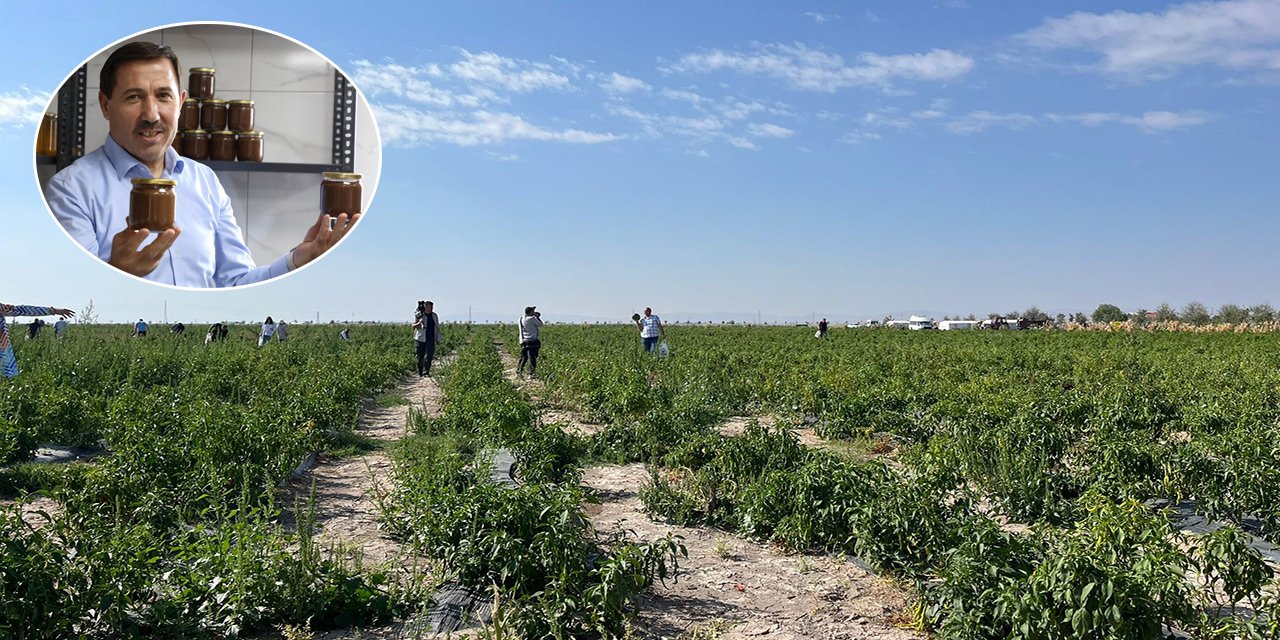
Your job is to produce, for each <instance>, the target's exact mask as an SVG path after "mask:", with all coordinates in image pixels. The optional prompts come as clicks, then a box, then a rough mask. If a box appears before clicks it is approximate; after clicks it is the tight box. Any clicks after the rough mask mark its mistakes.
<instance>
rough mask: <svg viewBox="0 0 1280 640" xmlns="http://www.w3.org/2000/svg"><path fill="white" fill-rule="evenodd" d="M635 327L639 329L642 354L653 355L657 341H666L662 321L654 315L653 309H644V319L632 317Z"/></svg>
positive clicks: (665, 330) (665, 332) (665, 331)
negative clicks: (642, 344)
mask: <svg viewBox="0 0 1280 640" xmlns="http://www.w3.org/2000/svg"><path fill="white" fill-rule="evenodd" d="M631 319H632V320H634V321H635V323H636V327H637V328H638V329H640V340H641V342H643V343H644V352H645V353H653V352H654V351H656V350H657V348H658V340H659V339H664V340H665V339H666V337H667V328H666V327H665V326H663V324H662V319H661V318H659V317H658V316H656V315H654V313H653V309H650V308H649V307H645V308H644V317H640V316H638V315H637V316H632V317H631Z"/></svg>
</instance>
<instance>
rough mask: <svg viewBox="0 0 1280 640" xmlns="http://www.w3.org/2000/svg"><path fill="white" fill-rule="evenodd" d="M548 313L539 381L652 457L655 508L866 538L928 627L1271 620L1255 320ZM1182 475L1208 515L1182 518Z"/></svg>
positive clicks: (1182, 625) (1271, 423)
mask: <svg viewBox="0 0 1280 640" xmlns="http://www.w3.org/2000/svg"><path fill="white" fill-rule="evenodd" d="M544 333H545V335H544V339H543V344H544V347H543V351H542V355H543V357H542V362H540V365H539V372H540V373H541V374H542V375H543V376H544V378H545V380H546V385H547V390H548V393H550V394H551V395H552V396H553V397H555V398H556V399H557V400H558V401H559V402H561V403H564V404H568V405H571V406H576V407H577V408H579V409H580V410H581V411H583V412H586V413H588V414H591V415H594V416H595V417H596V418H597V419H599V420H601V421H602V422H605V423H606V424H607V425H608V426H606V427H605V428H604V429H603V430H602V431H600V432H599V433H597V434H594V435H593V436H591V437H590V438H589V439H587V440H585V441H583V442H582V446H581V451H582V453H583V455H584V456H587V457H589V458H594V459H596V460H599V461H611V462H624V461H643V462H646V463H648V464H649V466H650V469H651V472H652V480H651V482H650V484H649V485H648V486H647V487H646V488H645V489H644V491H643V494H642V498H643V499H644V502H645V505H646V508H647V509H648V510H649V511H650V512H651V513H652V514H654V515H655V516H657V517H662V518H666V519H669V520H672V521H674V522H677V523H681V524H691V525H693V524H696V525H704V526H711V527H717V528H720V529H723V530H727V531H733V532H737V533H741V534H743V535H746V536H750V537H753V538H757V539H764V540H771V541H773V542H775V543H777V544H779V545H781V546H782V547H784V548H786V549H790V550H792V551H795V552H819V553H842V554H849V555H852V556H856V557H858V558H861V559H862V560H864V561H866V562H868V563H870V564H872V565H874V566H875V567H877V568H878V569H879V570H881V571H884V572H886V573H888V574H891V575H894V576H897V577H899V578H901V579H903V580H904V581H906V582H908V583H910V584H912V585H914V588H915V589H916V591H917V593H918V595H919V597H918V599H917V604H916V605H915V609H914V613H915V616H916V619H917V621H918V623H919V624H920V625H921V626H922V627H925V628H929V629H932V630H935V631H937V632H938V633H939V634H940V635H942V636H943V637H949V638H1003V637H1023V638H1074V637H1091V638H1135V637H1138V638H1142V637H1147V638H1157V637H1161V634H1162V633H1166V632H1170V631H1178V632H1182V633H1187V634H1191V635H1194V636H1196V637H1210V638H1215V637H1223V638H1226V637H1231V638H1275V637H1280V596H1277V593H1276V590H1277V583H1276V578H1275V573H1274V570H1273V568H1272V567H1271V566H1269V565H1268V564H1266V563H1265V562H1264V560H1263V557H1262V556H1261V555H1260V553H1259V551H1258V549H1259V548H1265V543H1263V542H1259V538H1256V537H1255V535H1256V536H1258V537H1260V538H1261V539H1263V540H1269V541H1270V542H1272V543H1276V542H1280V341H1278V340H1276V339H1275V336H1274V335H1265V334H1257V335H1253V334H1217V335H1201V334H1106V333H1058V332H1024V333H1014V332H1007V333H958V334H956V333H950V334H948V333H927V332H920V333H915V332H891V331H843V332H835V333H833V334H831V335H830V336H829V337H828V338H827V339H825V340H815V339H814V338H813V336H812V334H811V333H809V332H807V331H803V330H799V329H792V328H741V327H727V328H684V327H677V328H672V329H670V330H669V336H668V338H669V342H670V343H671V346H672V355H671V357H669V358H656V357H649V356H646V355H645V354H642V353H641V352H640V349H639V346H638V344H637V343H638V340H637V338H636V336H635V332H634V330H633V329H629V328H626V327H613V328H601V327H591V328H586V327H560V326H555V327H548V328H546V329H544ZM737 415H772V416H778V417H780V418H781V419H782V421H783V422H784V423H788V424H812V425H813V426H814V427H815V429H816V431H817V433H818V435H820V436H822V437H823V438H827V439H830V440H835V441H839V442H841V443H843V445H842V446H840V447H837V448H836V449H835V450H837V451H839V453H833V452H831V451H825V450H815V449H808V448H805V447H802V446H800V445H799V443H798V442H797V440H796V438H795V436H794V435H792V434H791V433H790V432H789V431H788V430H778V429H769V428H764V427H760V426H754V427H752V428H749V429H748V430H747V432H746V433H745V434H743V435H741V436H738V437H725V436H722V435H720V434H719V433H718V430H717V428H716V427H717V425H718V424H719V422H720V421H721V420H722V419H723V418H725V417H728V416H737ZM885 451H891V452H894V451H896V454H895V455H889V456H886V455H878V453H883V452H885ZM1156 499H1161V500H1164V501H1166V502H1154V501H1155V500H1156ZM1179 501H1181V502H1180V504H1182V505H1191V506H1192V507H1193V508H1194V509H1196V510H1198V511H1199V512H1200V513H1202V514H1203V515H1205V516H1206V517H1208V518H1211V519H1214V520H1217V521H1221V522H1223V523H1226V526H1224V527H1222V528H1219V529H1217V530H1216V531H1213V532H1212V533H1208V534H1207V535H1187V534H1183V533H1182V532H1180V531H1179V530H1178V529H1177V528H1176V527H1175V526H1174V525H1173V523H1172V522H1171V520H1170V518H1169V517H1167V516H1168V514H1167V513H1166V512H1165V511H1163V510H1161V509H1160V508H1158V505H1160V504H1177V503H1179Z"/></svg>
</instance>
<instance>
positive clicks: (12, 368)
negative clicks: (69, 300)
mask: <svg viewBox="0 0 1280 640" xmlns="http://www.w3.org/2000/svg"><path fill="white" fill-rule="evenodd" d="M73 315H75V312H74V311H72V310H70V309H61V308H58V307H36V306H32V305H25V304H3V303H0V378H13V377H15V376H17V375H18V359H17V357H16V356H14V354H13V343H12V342H10V341H9V325H8V324H6V323H5V321H4V318H5V316H58V317H60V318H69V317H71V316H73Z"/></svg>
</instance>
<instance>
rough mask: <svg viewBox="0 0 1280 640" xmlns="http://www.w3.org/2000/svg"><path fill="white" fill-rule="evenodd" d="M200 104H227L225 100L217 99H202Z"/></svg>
mask: <svg viewBox="0 0 1280 640" xmlns="http://www.w3.org/2000/svg"><path fill="white" fill-rule="evenodd" d="M200 102H201V103H202V104H226V102H227V101H226V100H219V99H217V98H206V99H204V100H201V101H200Z"/></svg>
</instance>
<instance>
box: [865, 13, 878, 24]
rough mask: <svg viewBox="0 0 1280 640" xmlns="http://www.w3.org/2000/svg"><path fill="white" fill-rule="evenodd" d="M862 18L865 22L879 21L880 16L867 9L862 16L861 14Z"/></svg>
mask: <svg viewBox="0 0 1280 640" xmlns="http://www.w3.org/2000/svg"><path fill="white" fill-rule="evenodd" d="M862 19H863V20H866V21H867V22H880V16H878V15H876V14H874V13H872V12H870V11H868V12H867V13H866V15H863V16H862Z"/></svg>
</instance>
